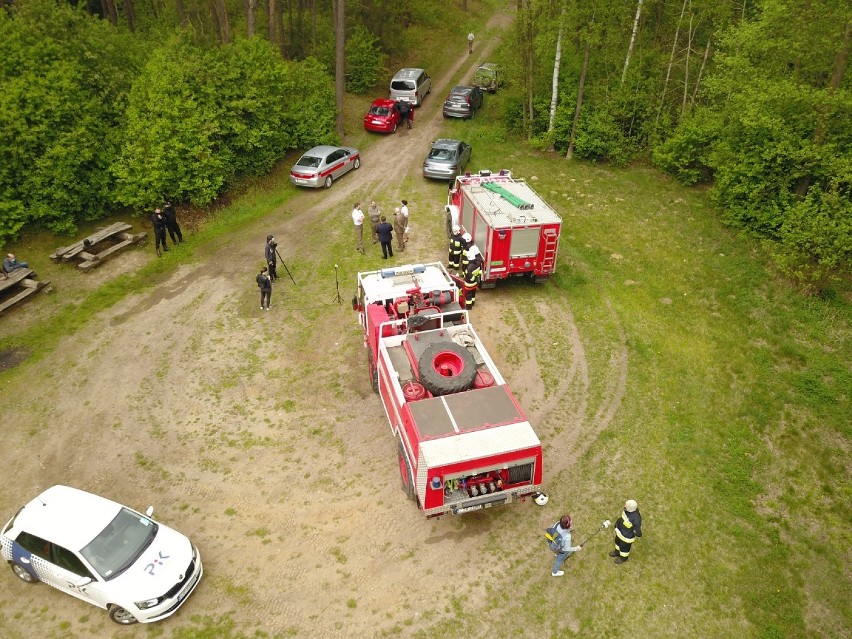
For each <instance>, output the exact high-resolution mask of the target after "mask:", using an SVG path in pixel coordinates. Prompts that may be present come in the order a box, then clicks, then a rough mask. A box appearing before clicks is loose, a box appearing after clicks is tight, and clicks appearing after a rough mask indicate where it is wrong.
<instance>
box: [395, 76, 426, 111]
mask: <svg viewBox="0 0 852 639" xmlns="http://www.w3.org/2000/svg"><path fill="white" fill-rule="evenodd" d="M431 92H432V78H431V77H430V76H429V74H428V73H426V72H425V71H424V70H423V69H400V70H399V71H397V72H396V75H395V76H393V79H392V80H391V83H390V99H391V100H404V101H405V102H410V103H411V104H413V105H414V106H420V103H421V102H423V98H424V97H426V95H427V94H428V93H431Z"/></svg>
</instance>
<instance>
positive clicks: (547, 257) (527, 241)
mask: <svg viewBox="0 0 852 639" xmlns="http://www.w3.org/2000/svg"><path fill="white" fill-rule="evenodd" d="M446 212H447V217H446V222H447V237H449V236H450V233H451V230H452V227H453V226H454V225H456V224H458V225H459V226H460V227H462V229H463V230H464V231H466V232H468V233H470V235H471V238H472V239H473V243H474V244H476V247H477V248H478V249H479V251H480V253H482V256H483V263H482V284H481V286H482V288H493V287H494V286H495V285H496V284H497V280H502V279H505V278H508V277H512V276H526V277H531V278H532V279H533V280H534V281H535V282H537V283H541V282H544V281H546V280H547V278H548V277H550V276H551V275H552V274H553V272H554V271H555V270H556V250H557V248H558V247H559V235H560V233H561V230H562V218H561V217H559V214H558V213H557V212H556V211H554V210H553V209H552V208H550V206H548V205H547V203H546V202H545V201H544V200H543V199H541V196H539V194H538V193H536V192H535V191H533V189H532V188H531V187H530V186H529V185H528V184H527V183H526V182H524V181H523V180H516V179H514V178H513V177H512V173H511V171H508V170H506V169H503V170H502V171H500V172H499V173H496V174H492V173H491V171H484V170H483V171H480V172H479V173H476V174H470V173H465V174H464V175H460V176H458V177H457V178H456V180H455V183H454V184H453V186H452V188H451V189H450V191H449V196H448V198H447V207H446Z"/></svg>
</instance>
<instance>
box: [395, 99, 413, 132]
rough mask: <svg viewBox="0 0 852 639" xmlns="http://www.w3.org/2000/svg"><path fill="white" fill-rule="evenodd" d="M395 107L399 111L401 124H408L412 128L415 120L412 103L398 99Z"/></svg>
mask: <svg viewBox="0 0 852 639" xmlns="http://www.w3.org/2000/svg"><path fill="white" fill-rule="evenodd" d="M394 108H395V109H396V110H397V111H398V112H399V126H402V125H403V124H406V125H408V128H409V129H410V128H411V122H412V121H413V120H414V117H413V112H412V109H411V105H410V104H408V102H406V101H405V100H397V101H396V104H394Z"/></svg>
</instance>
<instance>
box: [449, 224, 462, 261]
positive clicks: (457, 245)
mask: <svg viewBox="0 0 852 639" xmlns="http://www.w3.org/2000/svg"><path fill="white" fill-rule="evenodd" d="M463 246H464V240H462V233H461V229H460V228H459V227H457V226H455V227H453V234H452V235H451V236H450V253H449V256H448V257H447V263H448V264H449V266H450V268H454V269H456V270H458V268H459V267H460V266H461V256H462V247H463Z"/></svg>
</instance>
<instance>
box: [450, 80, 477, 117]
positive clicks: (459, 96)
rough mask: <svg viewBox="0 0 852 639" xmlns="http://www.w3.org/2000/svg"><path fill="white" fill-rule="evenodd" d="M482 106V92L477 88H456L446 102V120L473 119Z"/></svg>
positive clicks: (460, 86)
mask: <svg viewBox="0 0 852 639" xmlns="http://www.w3.org/2000/svg"><path fill="white" fill-rule="evenodd" d="M481 106H482V91H481V90H480V89H477V88H476V87H467V86H462V85H459V86H456V87H453V90H452V91H450V95H448V96H447V99H446V100H445V101H444V117H445V118H472V117H473V116H474V115H476V111H477V110H478V109H479V108H480V107H481Z"/></svg>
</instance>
